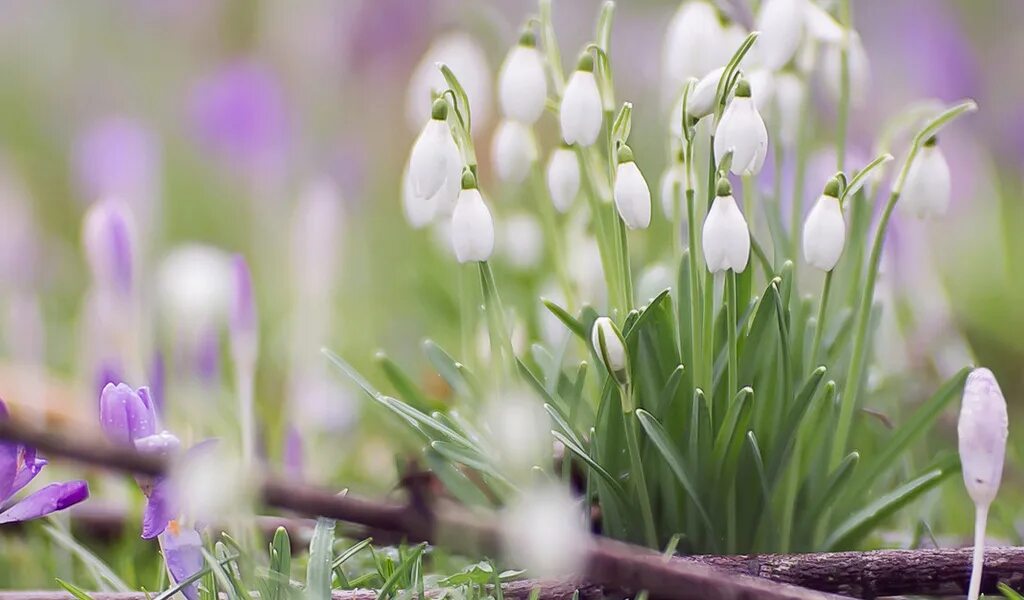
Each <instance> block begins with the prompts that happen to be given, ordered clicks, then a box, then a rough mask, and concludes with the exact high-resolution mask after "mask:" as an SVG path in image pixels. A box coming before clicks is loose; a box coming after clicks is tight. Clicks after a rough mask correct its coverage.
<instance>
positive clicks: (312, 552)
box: [306, 517, 335, 600]
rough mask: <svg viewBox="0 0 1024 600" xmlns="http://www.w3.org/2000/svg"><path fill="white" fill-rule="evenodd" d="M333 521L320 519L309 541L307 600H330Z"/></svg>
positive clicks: (332, 561)
mask: <svg viewBox="0 0 1024 600" xmlns="http://www.w3.org/2000/svg"><path fill="white" fill-rule="evenodd" d="M334 525H335V521H334V519H326V518H324V517H320V518H318V519H317V520H316V527H315V528H314V529H313V539H311V540H310V541H309V564H307V565H306V598H307V600H330V598H331V573H332V572H333V570H332V568H331V565H332V564H333V563H334Z"/></svg>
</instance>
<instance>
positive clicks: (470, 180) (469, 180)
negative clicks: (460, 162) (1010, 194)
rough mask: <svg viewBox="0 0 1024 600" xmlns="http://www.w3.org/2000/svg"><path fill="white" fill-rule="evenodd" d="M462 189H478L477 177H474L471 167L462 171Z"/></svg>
mask: <svg viewBox="0 0 1024 600" xmlns="http://www.w3.org/2000/svg"><path fill="white" fill-rule="evenodd" d="M462 189H464V190H472V189H476V175H473V171H471V170H470V168H469V167H466V168H464V169H463V170H462Z"/></svg>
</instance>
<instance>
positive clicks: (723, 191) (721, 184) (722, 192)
mask: <svg viewBox="0 0 1024 600" xmlns="http://www.w3.org/2000/svg"><path fill="white" fill-rule="evenodd" d="M715 195H716V196H719V197H722V196H732V184H731V183H729V178H728V177H723V178H721V179H719V180H718V188H717V189H716V190H715Z"/></svg>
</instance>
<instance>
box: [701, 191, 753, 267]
mask: <svg viewBox="0 0 1024 600" xmlns="http://www.w3.org/2000/svg"><path fill="white" fill-rule="evenodd" d="M702 238H703V239H702V240H701V241H702V246H703V248H704V261H705V262H706V263H707V266H708V270H709V271H711V272H712V273H717V272H719V271H725V270H726V269H732V270H733V271H735V272H736V273H742V272H743V270H744V269H746V268H747V261H748V260H749V259H750V229H749V228H748V227H747V220H746V219H744V218H743V213H741V212H740V209H739V207H738V206H736V200H735V198H733V197H732V186H731V185H729V181H728V180H727V179H724V178H723V179H721V180H720V181H719V182H718V194H717V196H716V197H715V201H714V202H713V203H712V204H711V210H709V211H708V216H707V218H706V219H705V220H704V229H703V235H702Z"/></svg>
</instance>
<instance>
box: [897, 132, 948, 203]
mask: <svg viewBox="0 0 1024 600" xmlns="http://www.w3.org/2000/svg"><path fill="white" fill-rule="evenodd" d="M951 186H952V183H951V182H950V173H949V163H947V162H946V157H945V155H943V154H942V150H941V149H940V148H939V146H938V143H937V142H936V140H935V138H932V139H930V140H928V141H926V142H925V143H924V145H923V146H922V147H921V150H920V151H918V153H917V156H915V157H914V160H913V162H911V163H910V168H909V169H907V177H906V179H905V180H904V181H903V190H902V191H901V192H900V199H899V203H898V204H899V206H900V207H901V208H902V209H903V210H904V211H905V212H906V213H907V214H908V215H913V216H915V217H918V218H925V217H939V216H942V215H944V214H946V210H947V209H948V208H949V200H950V195H951V193H952V187H951Z"/></svg>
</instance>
